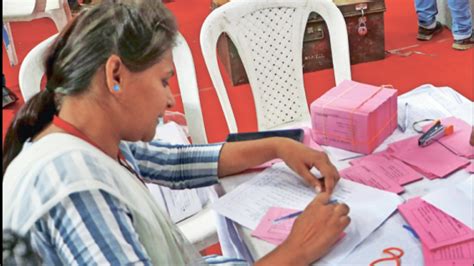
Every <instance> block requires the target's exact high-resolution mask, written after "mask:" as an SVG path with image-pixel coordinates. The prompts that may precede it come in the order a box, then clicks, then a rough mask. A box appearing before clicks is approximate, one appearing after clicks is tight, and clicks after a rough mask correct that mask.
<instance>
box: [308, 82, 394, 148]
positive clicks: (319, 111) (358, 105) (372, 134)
mask: <svg viewBox="0 0 474 266" xmlns="http://www.w3.org/2000/svg"><path fill="white" fill-rule="evenodd" d="M311 120H312V126H313V131H312V136H313V139H314V140H315V141H316V142H317V143H319V144H322V145H329V146H333V147H337V148H341V149H345V150H350V151H354V152H359V153H365V154H369V153H371V152H372V151H373V150H374V149H375V148H376V147H377V146H378V145H379V144H380V143H382V142H383V141H384V140H385V139H386V138H387V137H388V136H389V135H391V134H392V132H393V130H395V128H396V127H397V91H396V90H395V89H393V88H392V87H391V86H387V85H384V86H379V87H377V86H372V85H368V84H363V83H358V82H355V81H349V80H345V81H343V82H342V83H341V84H339V85H338V86H336V87H334V88H332V89H330V90H329V91H328V92H326V93H325V94H324V95H322V96H321V97H320V98H318V99H316V100H315V101H314V102H313V103H312V104H311Z"/></svg>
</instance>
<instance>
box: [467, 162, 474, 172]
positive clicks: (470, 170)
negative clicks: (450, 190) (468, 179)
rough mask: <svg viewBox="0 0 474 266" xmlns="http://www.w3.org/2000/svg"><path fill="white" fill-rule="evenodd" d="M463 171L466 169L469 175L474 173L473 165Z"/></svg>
mask: <svg viewBox="0 0 474 266" xmlns="http://www.w3.org/2000/svg"><path fill="white" fill-rule="evenodd" d="M465 169H466V171H468V172H469V173H474V163H471V164H470V165H468V166H467V167H466V168H465Z"/></svg>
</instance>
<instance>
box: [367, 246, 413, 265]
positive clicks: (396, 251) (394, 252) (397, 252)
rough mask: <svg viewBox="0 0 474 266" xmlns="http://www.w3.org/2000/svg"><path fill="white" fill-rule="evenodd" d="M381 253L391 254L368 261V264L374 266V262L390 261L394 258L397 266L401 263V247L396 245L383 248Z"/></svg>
mask: <svg viewBox="0 0 474 266" xmlns="http://www.w3.org/2000/svg"><path fill="white" fill-rule="evenodd" d="M383 253H386V254H389V255H391V256H390V257H387V258H380V259H377V260H374V261H372V262H371V263H370V266H375V264H377V263H379V262H382V261H390V260H394V261H395V263H396V265H397V266H400V265H401V264H402V261H401V258H402V256H403V254H405V252H403V250H402V249H401V248H397V247H389V248H386V249H384V250H383Z"/></svg>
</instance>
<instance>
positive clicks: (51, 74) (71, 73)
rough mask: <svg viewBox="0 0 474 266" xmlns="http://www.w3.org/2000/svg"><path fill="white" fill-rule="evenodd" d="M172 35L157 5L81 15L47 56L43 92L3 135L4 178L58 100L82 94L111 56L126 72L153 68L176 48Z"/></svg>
mask: <svg viewBox="0 0 474 266" xmlns="http://www.w3.org/2000/svg"><path fill="white" fill-rule="evenodd" d="M176 34H177V26H176V22H175V19H174V16H173V15H172V14H171V12H170V11H169V10H168V9H167V8H166V7H165V6H164V5H163V4H162V3H161V1H158V0H128V1H127V0H121V1H120V0H119V1H102V3H100V4H98V5H96V6H93V7H92V8H90V9H88V10H84V11H83V12H81V13H80V14H79V15H78V16H77V17H76V18H75V19H74V20H72V21H71V22H70V23H69V24H68V25H67V26H66V28H65V29H64V30H63V31H61V33H60V34H59V35H58V37H57V38H56V40H55V41H54V43H53V44H52V46H51V47H50V49H49V51H48V53H47V54H46V57H45V68H46V78H47V84H46V89H45V90H44V91H42V92H40V93H38V94H37V95H35V96H33V97H32V98H31V99H30V100H29V101H28V102H27V103H26V104H25V105H24V106H23V107H22V108H21V109H20V110H19V111H18V113H17V114H16V115H15V118H14V120H13V121H12V123H11V125H10V127H9V129H8V131H7V134H6V137H5V143H4V146H3V175H4V174H5V171H6V169H7V167H8V165H9V164H10V162H11V161H12V160H13V159H14V158H15V157H16V156H17V155H18V153H19V152H20V151H21V149H22V147H23V144H24V143H25V141H27V140H28V139H29V138H32V137H34V136H35V135H37V134H38V133H39V132H40V131H41V130H43V129H44V128H45V127H46V126H47V125H48V124H49V123H51V121H52V119H53V116H54V115H55V114H56V113H57V112H58V105H57V103H56V102H57V99H58V96H61V95H76V94H80V93H82V92H84V91H85V90H86V89H87V88H88V87H89V85H90V82H91V80H92V78H93V76H94V75H95V73H96V72H97V71H98V69H99V68H100V67H101V66H103V65H104V64H105V63H106V61H107V59H108V58H109V57H110V56H111V55H112V54H115V55H118V56H119V57H120V58H121V60H122V62H123V63H124V64H125V66H126V67H127V68H128V69H129V70H130V71H134V72H140V71H143V70H145V69H147V68H149V67H151V66H152V65H154V64H156V63H157V62H159V61H160V60H161V57H162V55H163V54H164V53H165V51H167V50H169V49H171V48H172V47H173V46H174V44H175V37H176Z"/></svg>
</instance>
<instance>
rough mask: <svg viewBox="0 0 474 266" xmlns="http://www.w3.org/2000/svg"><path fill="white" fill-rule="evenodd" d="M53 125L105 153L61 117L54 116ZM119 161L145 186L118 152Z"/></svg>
mask: <svg viewBox="0 0 474 266" xmlns="http://www.w3.org/2000/svg"><path fill="white" fill-rule="evenodd" d="M53 124H54V125H55V126H57V127H59V128H61V129H62V130H64V131H66V133H68V134H71V135H73V136H76V137H78V138H80V139H82V140H84V141H86V142H88V143H89V144H91V145H92V146H94V147H96V148H97V149H99V150H101V151H103V150H102V149H101V148H100V147H99V145H97V144H96V143H95V142H93V141H92V140H91V139H90V138H89V137H87V136H86V135H85V134H84V133H82V132H81V131H80V130H79V129H77V128H76V127H75V126H73V125H72V124H70V123H69V122H67V121H65V120H63V119H61V118H60V117H58V116H54V118H53ZM117 159H118V162H119V164H120V165H121V166H123V167H125V168H127V170H128V171H130V172H131V173H133V174H134V175H135V176H136V177H137V178H138V180H140V181H141V182H142V183H143V184H145V183H144V182H143V179H142V178H141V177H140V176H139V175H138V173H137V172H136V171H135V170H133V168H132V167H131V166H130V165H129V164H128V162H127V160H125V157H124V156H123V154H122V153H121V152H120V150H119V152H118V154H117Z"/></svg>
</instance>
